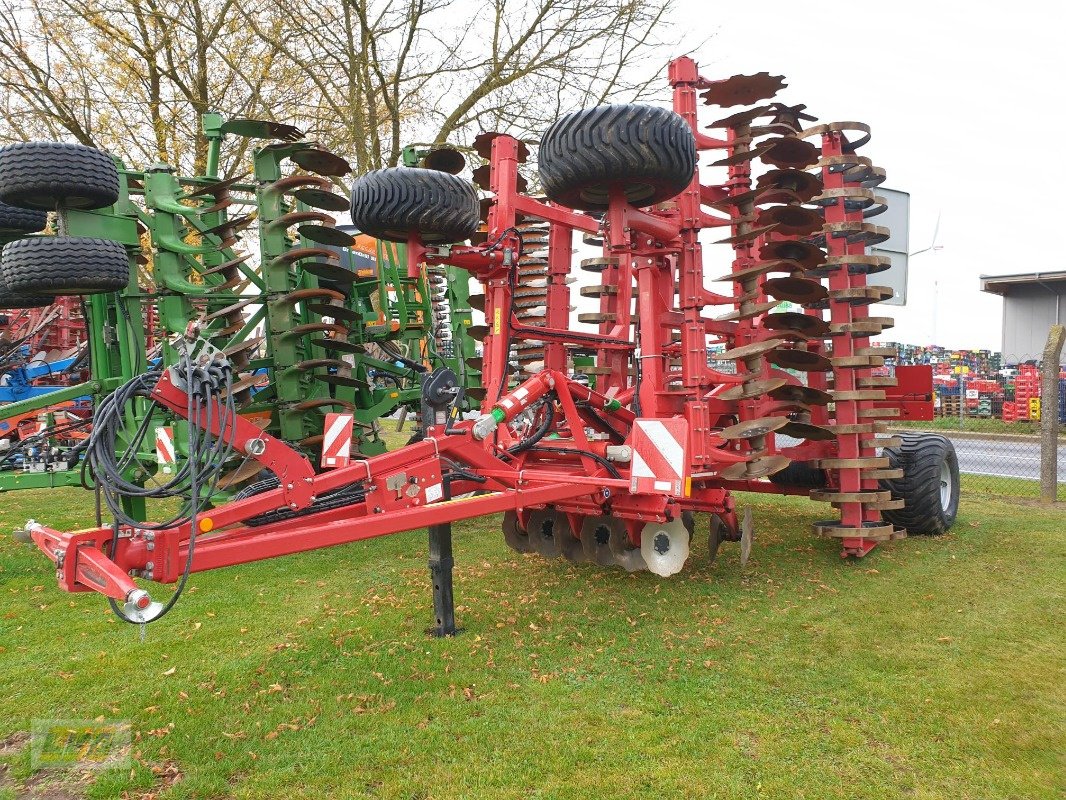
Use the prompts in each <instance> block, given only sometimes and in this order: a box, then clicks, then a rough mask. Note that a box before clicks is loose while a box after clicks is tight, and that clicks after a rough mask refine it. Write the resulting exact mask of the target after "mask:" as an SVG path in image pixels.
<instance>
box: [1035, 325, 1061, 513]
mask: <svg viewBox="0 0 1066 800" xmlns="http://www.w3.org/2000/svg"><path fill="white" fill-rule="evenodd" d="M1064 340H1066V328H1064V327H1063V326H1062V325H1052V326H1051V330H1049V331H1048V335H1047V344H1045V345H1044V357H1043V361H1042V363H1041V365H1040V373H1041V376H1040V377H1041V388H1040V394H1041V398H1040V499H1041V500H1042V501H1043V502H1045V503H1054V502H1055V500H1056V499H1057V495H1058V481H1059V451H1058V445H1059V360H1060V359H1061V358H1062V344H1063V341H1064Z"/></svg>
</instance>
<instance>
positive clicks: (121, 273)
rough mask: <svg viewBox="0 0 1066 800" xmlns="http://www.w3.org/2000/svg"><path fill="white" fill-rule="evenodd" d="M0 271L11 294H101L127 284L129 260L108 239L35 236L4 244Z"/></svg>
mask: <svg viewBox="0 0 1066 800" xmlns="http://www.w3.org/2000/svg"><path fill="white" fill-rule="evenodd" d="M0 274H2V275H3V279H4V282H5V283H6V284H7V286H8V288H9V289H10V290H11V291H12V292H13V293H14V294H20V295H32V294H39V295H81V294H101V293H103V292H115V291H118V290H119V289H125V288H126V286H127V285H128V284H129V281H130V261H129V256H128V255H127V254H126V248H125V247H124V246H123V245H122V244H120V243H119V242H114V241H111V240H110V239H90V238H87V237H83V236H38V237H35V238H32V239H17V240H15V241H14V242H9V243H8V244H6V245H4V250H3V255H2V256H0Z"/></svg>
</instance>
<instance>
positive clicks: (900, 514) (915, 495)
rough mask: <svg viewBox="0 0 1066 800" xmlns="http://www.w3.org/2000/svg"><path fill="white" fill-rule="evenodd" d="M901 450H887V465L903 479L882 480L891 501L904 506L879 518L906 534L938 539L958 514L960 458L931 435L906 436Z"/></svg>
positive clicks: (940, 438)
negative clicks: (926, 535) (889, 493)
mask: <svg viewBox="0 0 1066 800" xmlns="http://www.w3.org/2000/svg"><path fill="white" fill-rule="evenodd" d="M900 438H901V439H902V440H903V443H902V445H900V447H898V448H897V447H886V448H885V449H884V454H885V455H886V456H888V460H889V466H890V467H891V468H895V469H902V470H903V477H902V478H897V479H895V480H884V481H881V486H882V487H883V488H885V489H888V490H889V491H890V492H892V497H893V499H896V500H903V501H904V502H905V503H906V505H904V507H903V508H901V509H897V510H895V511H884V512H882V514H881V515H882V516H883V517H884V519H885V521H886V522H891V523H892V524H893V525H896V526H897V527H900V528H906V530H907V533H915V534H928V535H933V536H939V535H940V534H942V533H946V532H947V531H948V529H949V528H951V526H952V525H953V524H954V523H955V517H956V516H957V514H958V513H959V459H958V457H957V456H956V455H955V446H954V445H953V444H952V443H951V440H949V439H946V438H944V437H943V436H938V435H937V434H932V433H906V434H902V435H901V436H900Z"/></svg>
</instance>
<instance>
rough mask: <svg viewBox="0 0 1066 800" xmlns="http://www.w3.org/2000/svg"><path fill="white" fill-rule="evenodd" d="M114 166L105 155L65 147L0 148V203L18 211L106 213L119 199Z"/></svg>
mask: <svg viewBox="0 0 1066 800" xmlns="http://www.w3.org/2000/svg"><path fill="white" fill-rule="evenodd" d="M118 195H119V180H118V168H117V167H116V166H115V162H114V161H113V160H112V159H111V156H109V155H108V154H107V153H105V152H104V151H103V150H97V149H96V148H95V147H86V146H85V145H81V144H67V143H65V142H19V143H18V144H9V145H8V146H7V147H0V202H4V203H7V204H8V205H12V206H18V207H19V208H32V209H38V210H41V211H55V210H56V209H59V208H79V209H93V208H105V207H107V206H110V205H113V204H114V203H115V202H116V201H117V200H118Z"/></svg>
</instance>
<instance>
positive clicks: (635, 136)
mask: <svg viewBox="0 0 1066 800" xmlns="http://www.w3.org/2000/svg"><path fill="white" fill-rule="evenodd" d="M537 158H538V168H539V169H540V180H541V184H542V185H543V187H544V193H545V194H546V195H547V196H548V198H549V199H550V200H553V201H555V202H556V203H559V204H560V205H564V206H566V207H567V208H574V209H583V210H586V211H589V210H597V209H604V208H607V201H608V198H609V194H610V191H611V190H612V189H622V190H624V191H625V195H626V199H627V200H628V201H629V203H630V204H632V205H634V206H650V205H653V204H655V203H661V202H663V201H664V200H669V199H671V198H673V197H676V196H677V195H679V194H680V193H681V192H682V191H683V190H684V189H685V187H687V186H688V185H689V183H690V182H691V181H692V176H693V174H694V173H695V171H696V139H695V137H694V136H693V135H692V129H691V128H690V127H689V124H688V123H687V122H685V120H684V118H683V117H682V116H680V115H679V114H675V113H674V112H673V111H670V110H669V109H666V108H658V107H657V106H645V105H636V104H634V105H609V106H597V107H596V108H587V109H584V110H583V111H576V112H574V113H573V114H567V115H566V116H565V117H562V118H561V119H559V120H557V121H556V122H555V124H553V125H552V126H551V127H550V128H548V130H547V131H546V132H545V134H544V138H543V139H542V140H541V143H540V151H539V155H538V157H537Z"/></svg>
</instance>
